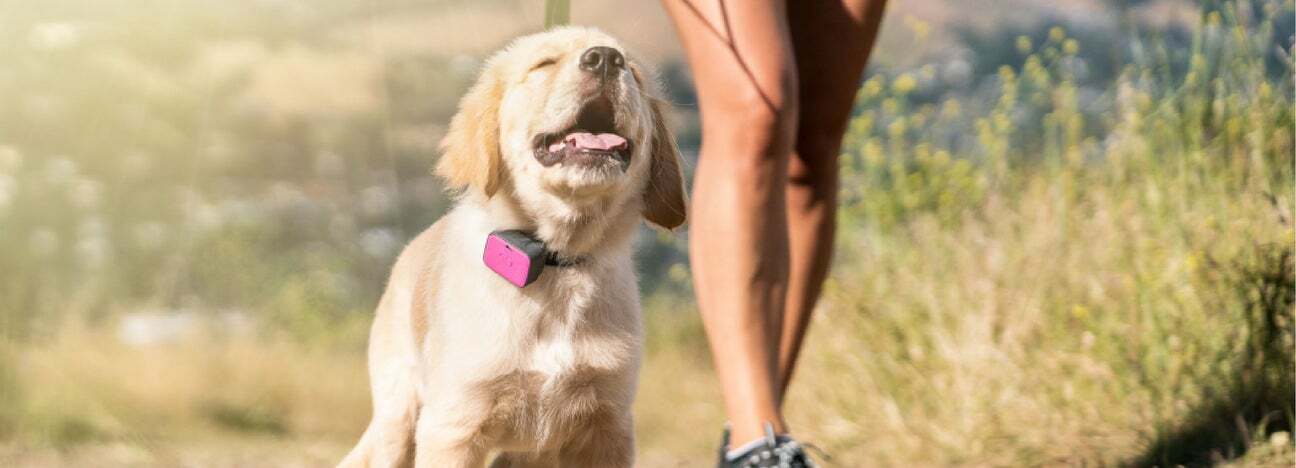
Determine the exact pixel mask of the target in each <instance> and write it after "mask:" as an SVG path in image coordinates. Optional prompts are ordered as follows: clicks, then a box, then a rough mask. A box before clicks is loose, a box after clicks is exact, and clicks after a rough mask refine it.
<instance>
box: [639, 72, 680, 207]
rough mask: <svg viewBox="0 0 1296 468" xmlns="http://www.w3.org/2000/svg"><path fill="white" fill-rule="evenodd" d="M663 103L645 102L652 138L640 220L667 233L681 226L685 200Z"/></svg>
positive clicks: (678, 159)
mask: <svg viewBox="0 0 1296 468" xmlns="http://www.w3.org/2000/svg"><path fill="white" fill-rule="evenodd" d="M665 106H666V103H665V102H663V101H662V100H660V99H656V98H649V108H650V110H651V112H652V120H653V134H652V148H651V149H650V154H651V159H652V161H651V162H652V165H651V166H650V167H649V168H648V188H647V189H646V190H644V194H643V202H644V212H643V215H644V218H646V219H647V220H648V222H650V223H653V224H656V225H658V226H661V227H662V228H665V229H667V230H671V229H675V228H676V227H679V225H681V224H684V219H685V218H686V214H685V212H686V208H685V207H687V206H688V196H687V195H686V194H685V192H684V170H683V162H682V161H681V158H680V153H679V148H677V147H676V146H675V136H674V135H673V134H672V133H671V131H670V126H668V125H666V118H665V115H664V113H663V108H664V107H665Z"/></svg>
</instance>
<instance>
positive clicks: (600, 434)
mask: <svg viewBox="0 0 1296 468" xmlns="http://www.w3.org/2000/svg"><path fill="white" fill-rule="evenodd" d="M559 458H560V460H561V461H560V463H559V465H558V466H561V467H563V468H568V467H573V468H631V467H632V466H634V420H633V418H632V417H631V415H630V411H628V410H625V411H610V410H609V411H608V412H600V413H597V414H595V415H594V416H592V417H591V419H590V422H589V424H588V425H587V426H586V428H585V429H584V430H582V431H581V432H580V433H579V434H577V435H576V437H574V438H573V439H572V441H571V442H569V443H567V444H566V445H565V446H564V447H563V449H562V452H561V453H560V455H559Z"/></svg>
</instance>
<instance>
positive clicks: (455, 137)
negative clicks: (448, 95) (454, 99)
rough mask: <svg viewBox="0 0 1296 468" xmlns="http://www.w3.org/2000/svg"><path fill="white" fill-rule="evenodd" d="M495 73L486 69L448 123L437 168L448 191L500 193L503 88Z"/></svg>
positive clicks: (490, 69) (496, 72) (489, 67)
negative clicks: (500, 137)
mask: <svg viewBox="0 0 1296 468" xmlns="http://www.w3.org/2000/svg"><path fill="white" fill-rule="evenodd" d="M498 73H499V72H498V70H495V69H493V68H492V67H491V66H489V65H488V66H487V68H486V69H485V71H483V72H482V76H481V78H479V79H478V80H477V83H476V84H474V85H473V87H472V89H469V90H468V94H466V95H464V97H463V100H461V101H459V112H458V113H457V114H455V116H454V118H452V119H450V128H449V130H447V131H446V135H445V138H444V139H442V140H441V160H440V161H439V162H438V163H437V167H436V173H437V175H439V176H441V177H442V178H443V179H445V181H446V186H447V187H449V188H451V189H455V190H462V189H466V188H478V189H480V190H481V191H482V192H484V193H485V194H486V197H488V198H489V197H490V196H492V195H494V194H495V192H496V191H497V190H499V186H500V179H501V177H502V173H503V168H502V167H501V166H502V165H503V157H502V156H501V154H500V146H499V133H500V119H499V109H500V100H501V99H502V98H503V94H504V87H503V80H501V79H500V78H499V77H498V76H496V75H498Z"/></svg>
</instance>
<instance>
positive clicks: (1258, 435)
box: [0, 0, 1296, 466]
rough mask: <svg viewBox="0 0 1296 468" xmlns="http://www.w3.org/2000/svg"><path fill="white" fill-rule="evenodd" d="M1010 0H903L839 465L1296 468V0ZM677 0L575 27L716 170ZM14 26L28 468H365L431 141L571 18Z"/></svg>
mask: <svg viewBox="0 0 1296 468" xmlns="http://www.w3.org/2000/svg"><path fill="white" fill-rule="evenodd" d="M983 3H988V2H957V1H954V0H920V1H910V2H894V4H893V5H891V6H890V10H889V13H888V18H887V20H886V21H885V23H884V30H883V36H882V38H881V41H880V44H879V47H878V50H877V53H876V54H875V56H874V59H873V61H872V63H871V65H870V67H869V70H868V72H867V76H866V79H865V80H864V81H863V82H862V83H861V88H860V91H859V93H858V95H857V97H856V109H855V115H854V117H853V119H852V121H851V124H850V129H849V132H848V135H847V139H846V142H845V144H844V147H843V150H842V165H843V184H842V185H843V187H842V206H841V214H840V218H839V221H840V223H841V229H840V235H839V241H838V254H837V258H836V260H835V266H834V274H833V277H832V279H831V280H830V284H829V287H828V292H827V295H826V297H825V300H824V304H823V306H822V307H821V309H822V310H821V311H820V313H819V314H818V316H817V318H816V322H815V325H814V327H813V328H812V332H811V333H812V335H811V339H810V341H809V343H810V345H809V349H808V350H807V352H806V358H805V365H804V367H803V370H802V371H801V372H802V373H801V376H800V377H799V381H798V383H797V386H796V387H794V389H793V392H792V395H791V402H790V403H789V412H790V418H791V420H792V424H793V425H794V426H796V427H797V428H798V431H799V433H803V434H805V436H806V437H808V438H810V439H811V440H813V441H816V442H818V443H819V444H820V445H823V446H824V447H825V448H827V449H828V451H829V452H831V453H832V454H833V455H834V456H835V457H834V460H835V463H836V464H837V465H839V466H873V465H880V466H912V465H926V466H935V465H997V466H1020V465H1055V464H1128V465H1174V464H1215V463H1238V464H1243V465H1270V464H1272V465H1275V466H1290V465H1291V462H1292V453H1293V452H1292V442H1291V437H1290V431H1291V425H1292V421H1293V419H1294V417H1293V409H1292V400H1293V396H1294V394H1293V383H1292V375H1293V373H1294V371H1293V367H1294V366H1296V364H1294V363H1293V359H1292V350H1293V346H1296V345H1294V344H1293V341H1292V339H1293V317H1292V313H1293V289H1294V286H1293V281H1294V280H1293V276H1292V272H1293V268H1294V267H1293V262H1292V255H1293V254H1292V243H1293V230H1292V224H1291V223H1292V219H1293V215H1294V213H1293V209H1292V204H1293V196H1294V194H1293V164H1294V162H1293V82H1292V72H1293V68H1292V61H1291V52H1292V39H1293V31H1294V26H1293V24H1294V23H1296V12H1294V11H1293V5H1292V2H1291V1H1279V0H1244V1H1187V0H1148V1H1114V0H1108V1H1100V0H1069V1H1065V2H1030V1H1025V0H1011V1H1003V2H994V3H990V4H983ZM660 10H661V8H660V6H659V5H657V4H656V3H655V2H634V3H626V4H622V3H619V2H581V1H578V2H575V3H574V4H573V5H572V10H571V12H570V13H571V16H572V20H573V22H574V23H576V24H587V25H595V26H599V27H602V28H605V29H607V30H609V31H611V32H612V33H613V34H614V35H617V36H618V37H621V38H622V39H623V40H625V42H626V43H627V44H628V45H629V47H630V48H631V51H632V52H633V53H634V54H635V55H636V56H638V57H639V58H641V59H642V60H644V61H646V62H648V63H651V64H653V65H655V66H656V68H657V70H658V75H659V78H660V80H661V81H662V84H663V88H664V89H663V92H664V93H665V95H666V97H667V98H668V99H669V100H671V101H672V102H674V103H675V104H676V108H675V115H674V116H673V119H672V120H673V121H674V123H675V124H676V127H677V135H678V136H679V139H680V143H681V146H682V147H683V149H684V150H685V153H686V154H688V155H689V157H690V158H691V157H693V155H694V154H695V153H696V148H697V145H698V143H699V141H700V138H701V135H700V131H699V129H698V125H697V115H696V111H697V109H696V104H695V103H696V98H695V96H694V94H693V90H692V88H691V85H690V78H689V74H688V70H687V67H686V66H685V65H684V64H683V62H682V57H681V56H680V52H679V49H678V45H676V41H675V39H674V37H673V34H672V31H671V29H670V26H669V24H668V22H667V21H666V20H665V18H664V15H663V13H662V12H661V11H660ZM0 11H2V12H4V14H3V15H0V56H3V57H5V59H6V61H5V66H3V67H0V108H3V109H4V112H0V266H2V268H0V334H3V335H2V338H3V339H0V465H6V466H9V465H18V466H45V465H53V466H59V465H74V466H85V465H94V466H102V465H105V464H111V465H130V466H137V465H163V466H169V465H178V464H185V465H194V464H196V465H203V466H210V465H220V466H249V465H258V466H285V465H307V466H315V465H322V466H327V465H329V464H330V463H331V462H333V461H335V460H336V459H337V458H338V457H339V456H340V455H341V454H342V453H344V452H345V450H346V449H347V448H348V446H349V444H350V443H351V442H352V441H353V439H354V437H356V436H358V434H359V432H360V430H361V429H362V428H363V425H364V421H365V420H366V419H367V417H368V395H367V387H366V381H365V374H364V363H363V352H362V350H363V347H364V341H365V335H366V331H367V326H368V323H369V319H370V313H371V309H372V307H373V306H374V304H375V302H376V300H377V297H378V294H379V293H380V292H381V288H382V287H383V285H384V282H385V280H386V273H387V271H388V269H389V268H390V265H391V262H392V260H393V258H394V256H395V255H396V254H397V253H398V251H399V249H400V248H401V247H402V246H403V245H404V243H405V242H406V241H407V240H408V239H410V238H411V237H412V236H413V235H415V234H417V233H418V232H419V231H420V230H421V229H423V228H425V227H426V226H428V225H429V224H431V223H432V222H433V221H434V220H435V219H436V218H437V217H438V216H440V214H441V213H443V212H444V211H445V209H446V207H447V204H448V199H447V197H446V194H445V193H444V192H443V190H442V189H441V186H440V183H439V181H437V180H436V179H435V178H433V177H432V176H431V173H430V168H431V165H432V163H433V162H434V161H435V158H436V148H435V146H436V142H437V140H438V139H439V138H440V134H441V132H442V131H443V129H444V125H445V124H446V122H447V120H448V119H449V117H450V115H452V113H453V112H454V109H455V104H456V102H457V100H458V98H459V96H460V95H461V94H462V92H463V91H464V90H465V89H466V87H467V86H468V85H469V84H470V83H471V82H472V80H473V79H474V78H475V74H476V72H477V69H478V67H479V66H480V63H481V60H482V59H483V58H484V57H485V55H486V54H488V53H489V52H490V51H492V50H494V49H496V48H498V47H499V46H501V45H503V44H504V43H506V42H507V40H508V39H510V38H512V37H515V36H517V35H519V34H523V33H527V32H532V31H536V30H538V29H539V28H540V26H541V25H542V24H543V22H544V18H545V12H544V11H543V6H542V5H541V3H540V2H521V1H504V0H489V1H474V2H469V1H463V0H441V1H438V0H417V1H415V0H401V1H395V2H373V1H360V0H324V1H311V2H304V1H296V0H238V1H224V2H216V1H210V0H185V1H180V2H176V1H123V0H108V1H100V2H86V1H82V0H49V1H44V2H41V3H39V4H30V3H28V2H17V1H0ZM626 18H633V20H629V21H628V20H627V19H626ZM686 235H687V233H683V234H681V235H677V236H667V235H660V234H657V233H655V232H653V231H648V230H645V231H644V233H643V235H641V236H640V237H641V240H640V243H639V247H640V248H639V252H640V253H639V255H638V263H639V265H640V269H641V286H642V289H643V291H644V294H645V295H646V297H647V299H646V301H645V304H646V307H645V309H646V310H645V316H646V321H647V324H648V334H649V340H648V348H649V349H648V351H649V357H648V361H647V364H646V368H645V370H644V376H643V379H642V381H643V388H642V389H641V392H640V403H639V404H640V409H641V410H640V411H639V414H640V419H639V425H640V438H639V439H640V452H641V457H640V458H641V462H642V464H643V465H645V466H693V465H696V464H697V463H699V462H698V460H703V461H705V460H709V459H710V458H709V457H710V454H711V450H712V449H713V448H714V447H712V445H713V443H714V441H713V440H712V439H711V438H709V437H704V438H699V437H697V436H696V434H695V433H692V432H691V431H687V430H681V429H682V428H685V427H713V428H718V427H719V425H720V422H721V420H722V415H721V411H720V408H719V405H718V401H719V400H718V396H717V395H716V394H715V388H714V387H715V385H714V382H713V380H712V377H711V371H710V368H709V363H708V361H707V358H706V357H705V356H706V354H705V353H706V346H705V341H704V338H703V335H702V333H701V329H700V326H699V324H698V322H697V319H696V312H695V309H694V306H693V305H692V291H691V289H690V288H691V286H690V283H689V272H688V268H687V252H686V251H685V250H684V249H685V246H686V242H684V239H683V237H684V236H686ZM681 413H684V414H681Z"/></svg>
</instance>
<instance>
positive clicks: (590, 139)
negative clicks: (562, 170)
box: [535, 96, 631, 169]
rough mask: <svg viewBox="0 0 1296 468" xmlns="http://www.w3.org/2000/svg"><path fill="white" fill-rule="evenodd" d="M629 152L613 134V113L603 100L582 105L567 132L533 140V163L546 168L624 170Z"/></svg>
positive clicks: (609, 103)
mask: <svg viewBox="0 0 1296 468" xmlns="http://www.w3.org/2000/svg"><path fill="white" fill-rule="evenodd" d="M630 149H631V148H630V141H629V140H627V139H626V138H625V137H623V136H621V135H619V134H617V133H616V111H615V109H613V106H612V100H610V99H608V98H607V97H606V96H599V97H597V98H595V99H591V100H590V101H589V102H587V103H585V106H584V107H582V108H581V111H580V114H579V115H578V116H577V117H576V123H575V124H572V126H571V127H570V128H567V129H565V130H561V131H557V132H553V133H542V134H539V135H536V137H535V157H536V160H537V161H539V162H540V164H541V165H543V166H546V167H548V166H552V165H554V164H558V163H563V164H564V165H576V166H603V165H607V164H610V163H615V164H616V165H618V166H619V167H620V168H622V169H624V168H625V167H626V166H627V165H628V164H629V163H630Z"/></svg>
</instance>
